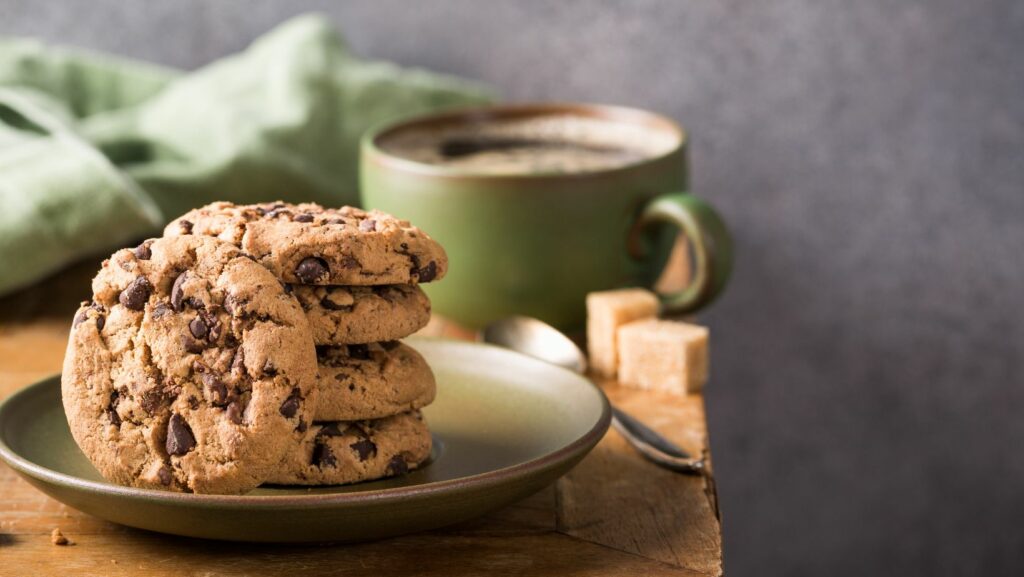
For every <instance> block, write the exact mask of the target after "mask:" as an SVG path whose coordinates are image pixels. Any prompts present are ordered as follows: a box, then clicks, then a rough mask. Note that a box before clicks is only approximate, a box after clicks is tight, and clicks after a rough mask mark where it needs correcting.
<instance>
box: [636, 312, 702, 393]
mask: <svg viewBox="0 0 1024 577" xmlns="http://www.w3.org/2000/svg"><path fill="white" fill-rule="evenodd" d="M707 379H708V329H707V327H701V326H697V325H691V324H689V323H681V322H676V321H660V320H643V321H636V322H633V323H629V324H627V325H624V326H622V327H621V328H619V382H620V383H622V384H623V385H627V386H631V387H636V388H639V389H653V390H659V391H667V392H670V393H675V394H679V395H685V394H688V393H698V392H700V390H701V389H702V388H703V387H704V382H705V381H707Z"/></svg>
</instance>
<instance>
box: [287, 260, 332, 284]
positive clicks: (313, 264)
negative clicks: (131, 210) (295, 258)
mask: <svg viewBox="0 0 1024 577" xmlns="http://www.w3.org/2000/svg"><path fill="white" fill-rule="evenodd" d="M330 270H331V269H330V268H329V267H328V266H327V262H326V261H325V260H324V259H322V258H317V257H315V256H310V257H306V258H304V259H302V262H300V263H299V266H297V267H295V276H296V277H298V278H299V280H301V281H302V282H304V283H306V284H316V283H318V282H322V281H325V280H327V277H328V276H329V275H330Z"/></svg>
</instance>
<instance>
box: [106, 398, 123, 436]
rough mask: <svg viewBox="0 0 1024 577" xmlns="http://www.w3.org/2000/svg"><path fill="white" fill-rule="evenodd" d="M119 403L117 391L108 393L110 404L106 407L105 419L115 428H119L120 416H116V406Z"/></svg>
mask: <svg viewBox="0 0 1024 577" xmlns="http://www.w3.org/2000/svg"><path fill="white" fill-rule="evenodd" d="M120 402H121V394H120V393H118V392H117V391H114V392H112V393H110V403H109V404H108V405H107V417H108V418H109V419H110V423H111V424H112V425H114V426H115V427H120V426H121V415H118V414H117V405H118V403H120Z"/></svg>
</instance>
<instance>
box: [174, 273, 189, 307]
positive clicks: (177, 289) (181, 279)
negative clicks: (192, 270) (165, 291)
mask: <svg viewBox="0 0 1024 577" xmlns="http://www.w3.org/2000/svg"><path fill="white" fill-rule="evenodd" d="M187 279H188V273H187V272H183V273H181V274H179V275H178V278H176V279H174V286H172V287H171V306H173V307H174V310H176V311H178V312H181V311H183V310H185V281H186V280H187Z"/></svg>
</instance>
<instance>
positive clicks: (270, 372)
mask: <svg viewBox="0 0 1024 577" xmlns="http://www.w3.org/2000/svg"><path fill="white" fill-rule="evenodd" d="M263 376H264V377H276V376H277V367H275V366H274V365H273V363H271V362H270V359H267V361H266V362H265V363H263Z"/></svg>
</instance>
